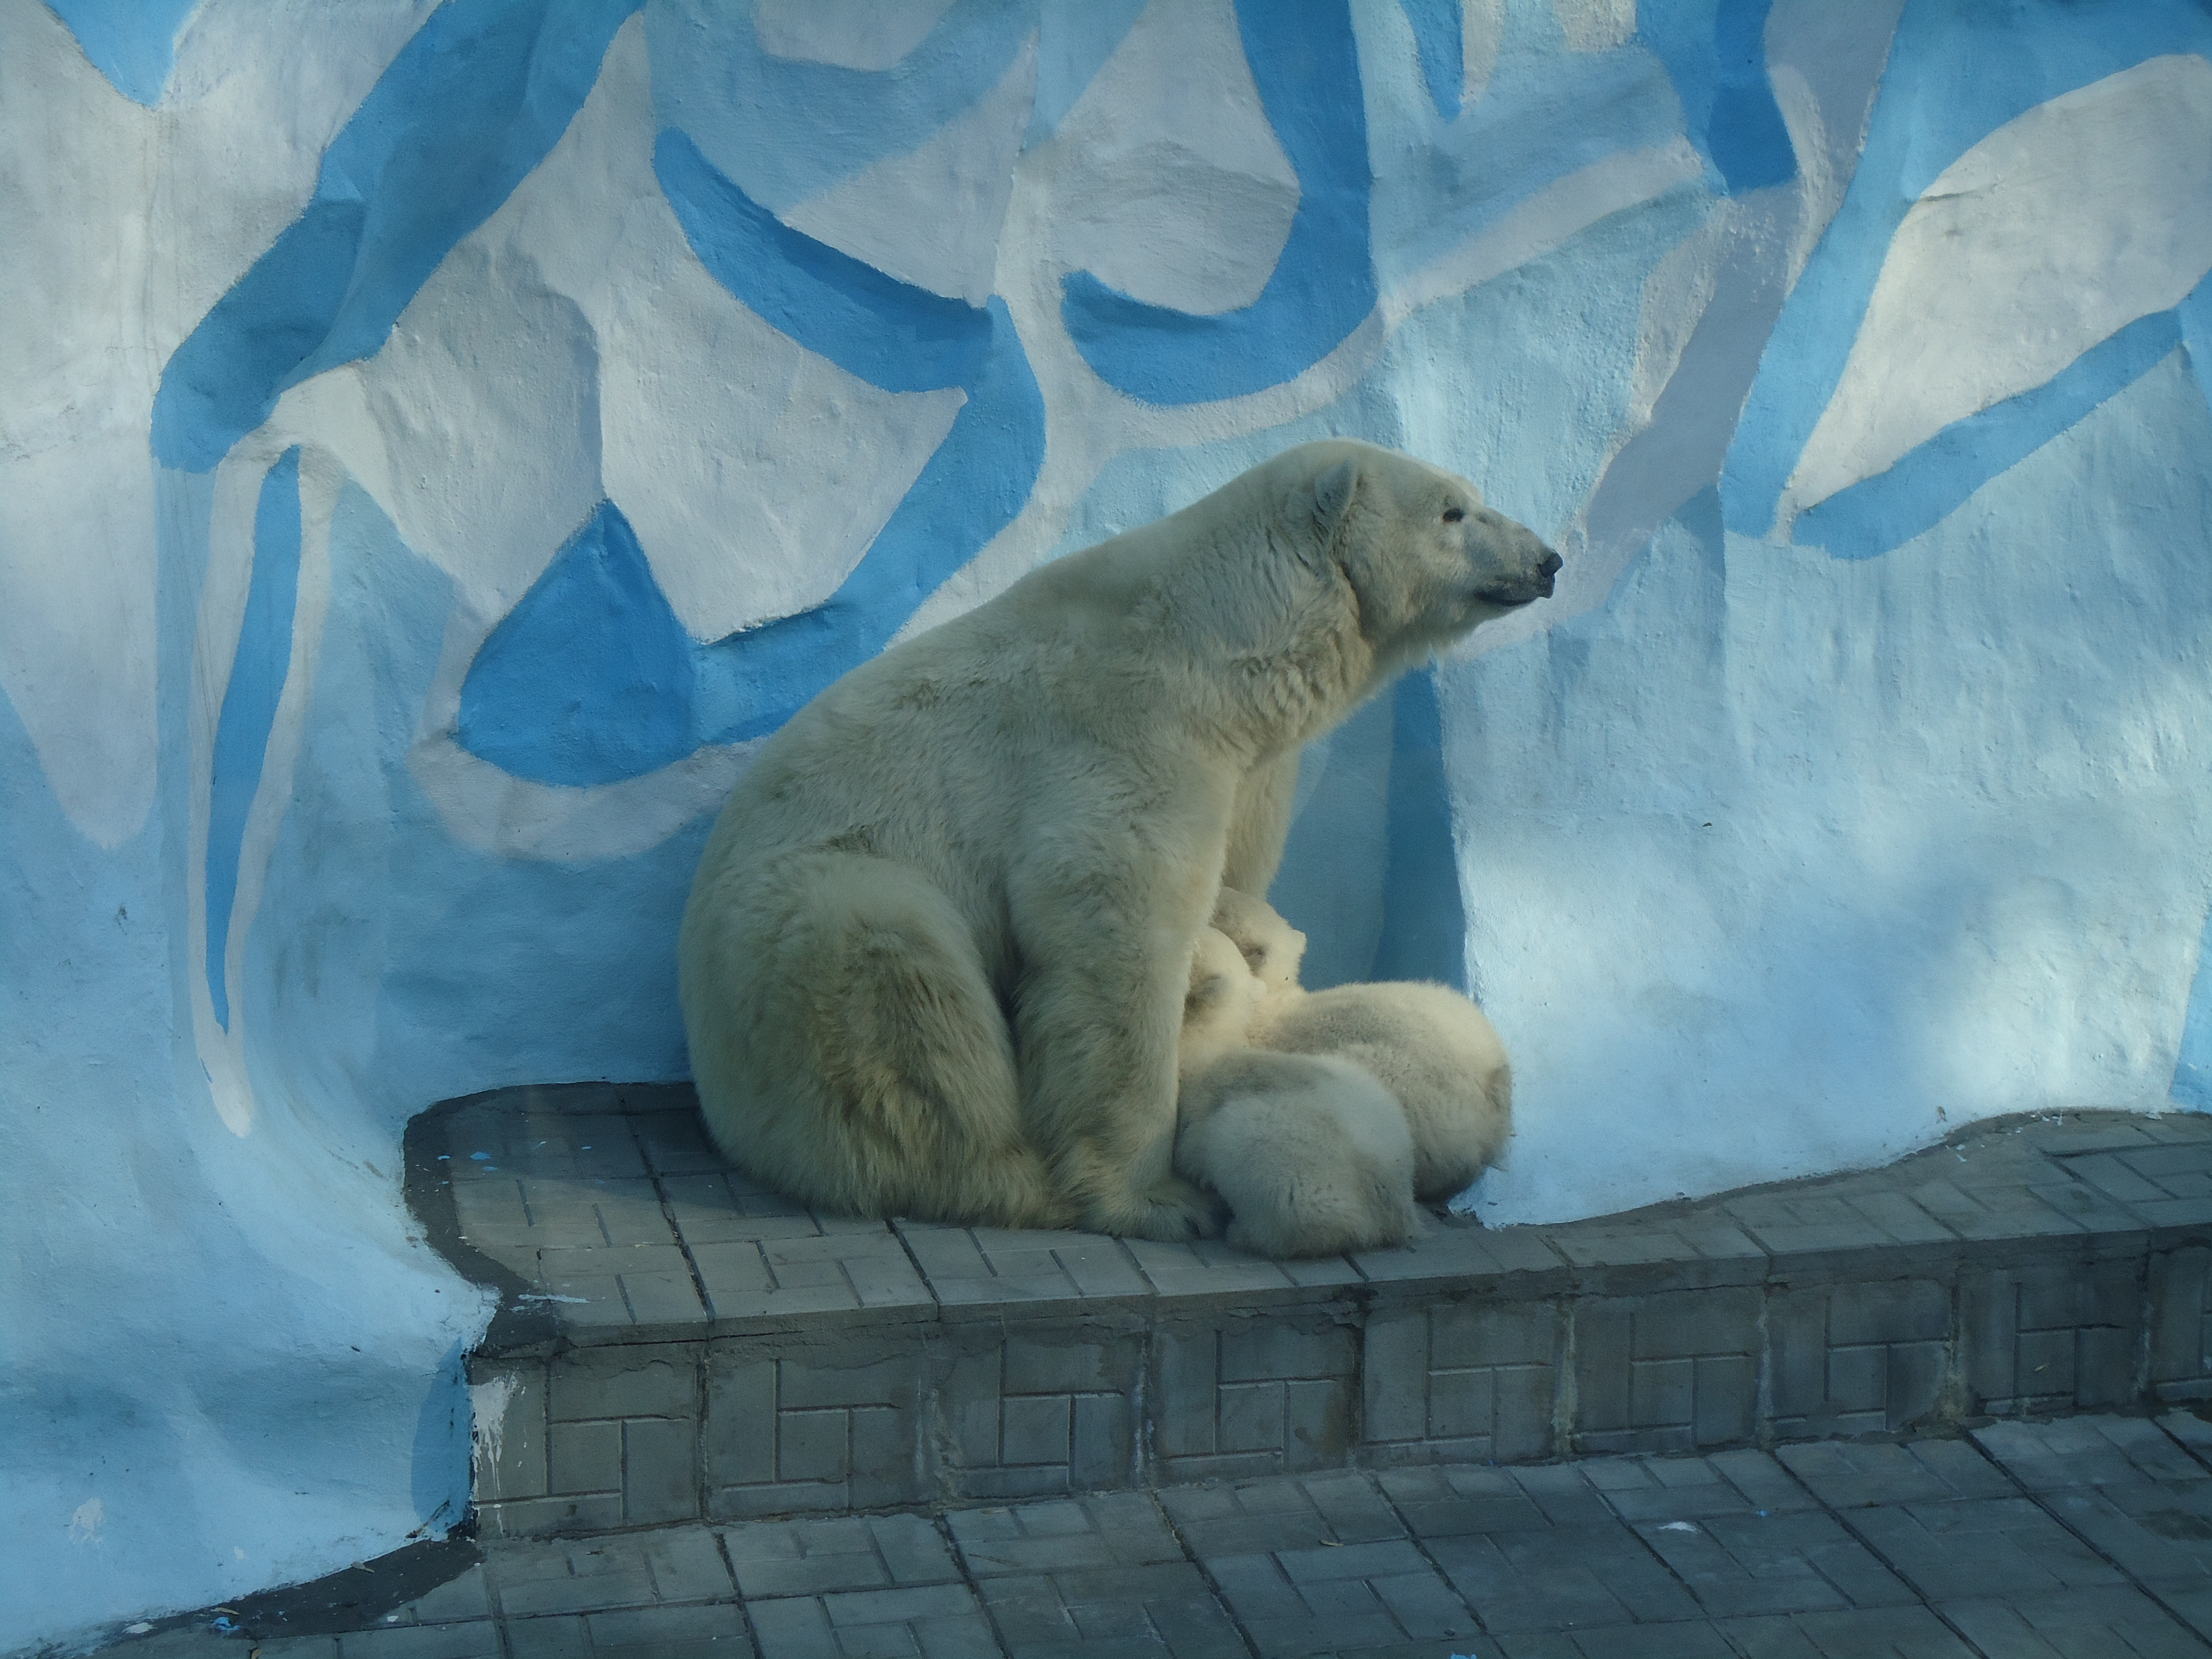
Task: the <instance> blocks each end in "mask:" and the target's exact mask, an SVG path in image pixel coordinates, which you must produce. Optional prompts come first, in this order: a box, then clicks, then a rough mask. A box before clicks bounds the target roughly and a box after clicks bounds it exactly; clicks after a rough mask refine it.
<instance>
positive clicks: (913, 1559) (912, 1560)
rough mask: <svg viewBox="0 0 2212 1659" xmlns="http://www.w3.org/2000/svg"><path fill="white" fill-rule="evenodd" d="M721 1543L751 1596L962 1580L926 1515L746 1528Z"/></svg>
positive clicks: (765, 1523) (727, 1530)
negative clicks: (959, 1578)
mask: <svg viewBox="0 0 2212 1659" xmlns="http://www.w3.org/2000/svg"><path fill="white" fill-rule="evenodd" d="M722 1540H723V1544H724V1547H726V1549H727V1550H728V1552H729V1558H730V1565H731V1567H732V1570H733V1571H735V1572H736V1574H737V1582H738V1589H739V1590H740V1591H742V1592H743V1593H744V1595H748V1596H771V1595H826V1594H829V1593H832V1592H836V1591H841V1590H862V1589H885V1588H889V1587H891V1586H894V1585H910V1584H933V1583H951V1582H953V1581H954V1580H956V1579H957V1578H958V1577H959V1576H960V1575H959V1569H958V1567H957V1565H955V1564H954V1562H953V1559H952V1553H951V1550H950V1549H949V1548H948V1547H946V1545H945V1540H944V1538H943V1537H942V1535H941V1534H939V1532H938V1530H937V1528H936V1527H935V1526H934V1525H933V1524H932V1523H931V1522H929V1521H928V1520H927V1518H926V1517H924V1516H866V1517H862V1516H852V1517H839V1518H836V1519H830V1520H819V1521H749V1522H743V1523H741V1524H740V1525H738V1526H734V1527H730V1528H725V1529H724V1531H723V1533H722Z"/></svg>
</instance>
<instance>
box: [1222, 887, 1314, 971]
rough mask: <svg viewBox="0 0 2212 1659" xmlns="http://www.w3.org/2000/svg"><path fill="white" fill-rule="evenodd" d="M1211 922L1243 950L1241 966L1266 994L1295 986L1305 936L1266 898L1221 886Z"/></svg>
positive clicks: (1303, 959) (1304, 946)
mask: <svg viewBox="0 0 2212 1659" xmlns="http://www.w3.org/2000/svg"><path fill="white" fill-rule="evenodd" d="M1213 925H1214V927H1216V928H1218V930H1220V932H1222V933H1225V934H1226V935H1227V936H1228V939H1229V941H1230V943H1231V944H1232V945H1235V946H1236V947H1237V950H1239V951H1242V952H1243V957H1244V965H1245V966H1246V967H1248V968H1249V969H1251V971H1252V975H1253V977H1254V978H1255V979H1257V980H1258V981H1260V983H1261V986H1262V987H1264V988H1265V989H1266V990H1267V993H1268V994H1270V995H1273V994H1277V993H1279V992H1283V991H1294V990H1296V989H1297V984H1298V969H1299V968H1300V967H1301V966H1302V965H1303V964H1304V962H1305V959H1306V936H1305V935H1304V933H1300V932H1298V930H1297V928H1295V927H1291V924H1290V923H1289V922H1287V921H1284V920H1283V919H1282V917H1281V916H1279V915H1277V914H1276V912H1275V908H1274V907H1273V905H1271V904H1269V903H1268V902H1267V900H1265V899H1259V898H1254V897H1253V896H1251V895H1250V894H1249V893H1240V892H1238V891H1237V890H1236V889H1235V888H1233V887H1225V888H1223V889H1222V890H1221V896H1220V897H1219V898H1218V899H1217V900H1215V901H1214V905H1213Z"/></svg>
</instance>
